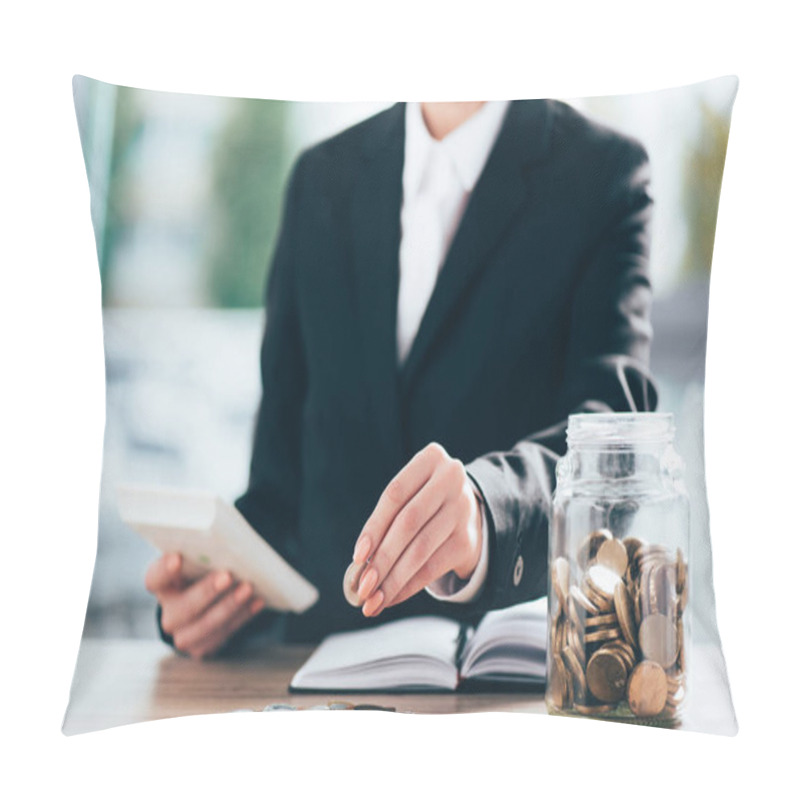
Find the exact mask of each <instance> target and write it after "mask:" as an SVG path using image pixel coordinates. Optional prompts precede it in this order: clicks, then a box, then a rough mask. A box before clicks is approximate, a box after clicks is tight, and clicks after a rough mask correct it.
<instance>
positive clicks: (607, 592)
mask: <svg viewBox="0 0 800 800" xmlns="http://www.w3.org/2000/svg"><path fill="white" fill-rule="evenodd" d="M619 581H620V576H619V575H617V574H616V573H615V572H612V571H611V570H610V569H609V568H608V567H604V566H603V565H602V564H595V565H594V566H593V567H589V569H588V570H587V571H586V582H587V583H588V585H589V586H591V588H592V589H593V590H595V591H596V592H598V593H599V594H601V595H602V596H603V597H607V598H608V599H609V601H610V600H611V598H613V597H614V589H615V588H616V586H617V584H618V583H619Z"/></svg>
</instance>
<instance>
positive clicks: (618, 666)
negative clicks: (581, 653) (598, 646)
mask: <svg viewBox="0 0 800 800" xmlns="http://www.w3.org/2000/svg"><path fill="white" fill-rule="evenodd" d="M627 681H628V670H627V669H626V668H625V664H624V662H623V660H622V658H621V657H620V656H619V655H618V654H617V653H611V652H608V651H605V650H598V651H597V652H596V653H595V654H594V655H593V656H592V657H591V658H590V659H589V663H588V664H587V665H586V684H587V685H588V687H589V691H590V692H591V693H592V695H594V696H595V697H596V698H597V699H598V700H600V701H601V702H604V703H617V702H619V701H620V700H621V699H622V698H623V697H624V696H625V686H626V684H627ZM665 686H666V684H665Z"/></svg>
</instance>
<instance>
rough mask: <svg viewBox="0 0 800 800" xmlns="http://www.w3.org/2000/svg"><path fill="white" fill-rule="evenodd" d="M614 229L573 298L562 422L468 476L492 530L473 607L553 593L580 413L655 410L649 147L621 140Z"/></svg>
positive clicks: (559, 407)
mask: <svg viewBox="0 0 800 800" xmlns="http://www.w3.org/2000/svg"><path fill="white" fill-rule="evenodd" d="M612 163H613V165H614V166H613V168H612V170H611V182H610V183H611V188H610V189H609V192H608V193H607V197H608V198H609V200H608V202H607V203H605V204H604V211H605V220H606V221H605V224H604V225H603V226H602V228H601V233H600V235H598V236H597V237H596V239H595V241H594V242H593V243H592V244H591V246H590V247H589V248H588V250H587V255H586V258H585V260H584V261H583V263H582V265H581V269H580V271H579V273H578V279H577V280H576V283H575V286H574V290H573V292H572V294H571V300H570V302H571V306H570V309H569V325H568V334H567V340H566V342H565V343H564V353H565V357H564V369H563V373H562V377H561V381H560V387H559V389H558V391H557V392H556V394H555V396H554V398H553V419H554V420H556V422H555V423H554V424H553V425H552V426H551V427H549V428H547V429H546V430H543V431H538V432H536V433H532V434H531V435H530V436H529V437H527V438H525V439H524V440H523V441H520V442H518V443H517V444H516V445H515V446H514V447H513V448H512V449H510V450H509V451H507V452H495V453H489V454H487V455H484V456H482V457H480V458H477V459H476V460H474V461H472V462H471V463H470V464H468V465H467V467H466V469H467V472H468V474H469V475H470V477H471V478H472V480H473V481H474V483H475V484H476V485H477V486H478V488H479V490H480V492H481V494H482V496H483V499H484V503H485V508H486V512H487V518H488V523H489V537H490V538H489V570H488V574H487V581H486V584H485V585H484V591H483V592H482V593H481V595H480V598H479V599H478V601H477V605H478V607H477V608H475V609H474V610H475V611H476V612H482V611H485V610H488V609H491V608H502V607H505V606H508V605H513V604H515V603H519V602H523V601H525V600H529V599H533V598H535V597H541V596H542V595H544V594H546V592H547V562H548V529H549V520H550V512H551V505H552V496H553V491H554V489H555V468H556V462H557V460H558V458H559V456H561V455H563V453H564V452H565V450H566V426H567V417H568V416H569V414H571V413H581V412H609V411H645V410H653V409H654V408H655V404H656V392H655V386H654V383H653V381H652V379H651V377H650V375H649V372H648V364H649V356H650V342H651V339H652V329H651V325H650V318H649V317H650V304H651V286H650V280H649V274H648V273H649V269H648V262H649V242H650V219H651V210H652V200H651V197H650V194H649V190H648V186H649V169H648V161H647V155H646V153H645V151H644V149H643V148H642V147H641V146H640V145H638V143H633V142H631V141H630V140H627V139H625V140H620V145H619V147H618V148H617V152H615V153H614V156H613V159H612Z"/></svg>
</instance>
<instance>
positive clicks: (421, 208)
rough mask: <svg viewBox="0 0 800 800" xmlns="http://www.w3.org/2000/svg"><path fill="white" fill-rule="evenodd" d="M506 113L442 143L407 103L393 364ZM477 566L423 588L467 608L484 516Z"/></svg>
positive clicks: (468, 124)
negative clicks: (469, 574)
mask: <svg viewBox="0 0 800 800" xmlns="http://www.w3.org/2000/svg"><path fill="white" fill-rule="evenodd" d="M507 108H508V102H507V101H499V102H488V103H485V104H484V105H483V106H482V107H481V108H480V109H479V110H478V111H476V112H475V113H474V114H473V115H472V116H471V117H470V118H469V119H467V120H466V121H465V122H463V123H462V124H461V125H459V126H458V127H457V128H456V129H455V130H453V131H451V132H450V133H449V134H448V135H447V136H445V137H444V139H442V140H440V141H437V140H436V139H434V138H433V137H432V136H431V134H430V132H429V131H428V128H427V126H426V125H425V120H424V119H423V116H422V107H421V105H420V104H419V103H408V104H407V105H406V118H405V157H404V161H403V203H402V206H401V210H400V259H399V260H400V281H399V287H398V297H397V358H398V362H399V363H400V364H402V363H403V362H404V361H405V359H406V358H407V356H408V353H409V351H410V350H411V347H412V344H413V342H414V338H415V337H416V335H417V331H418V330H419V325H420V323H421V321H422V317H423V315H424V313H425V309H426V308H427V306H428V301H429V300H430V298H431V295H432V294H433V288H434V286H435V285H436V279H437V277H438V275H439V270H441V268H442V264H443V263H444V260H445V256H446V255H447V251H448V250H449V248H450V243H451V242H452V240H453V236H454V235H455V232H456V230H457V228H458V225H459V223H460V221H461V217H462V216H463V214H464V209H465V208H466V206H467V202H468V201H469V198H470V195H471V194H472V190H473V189H474V188H475V184H476V183H477V182H478V178H479V177H480V174H481V172H482V171H483V168H484V166H485V164H486V161H487V159H488V158H489V153H490V152H491V150H492V147H493V146H494V143H495V141H496V139H497V135H498V133H499V132H500V128H501V126H502V124H503V119H504V117H505V114H506V110H507ZM481 514H482V516H483V521H482V524H483V544H482V549H481V556H480V560H479V561H478V566H477V567H476V568H475V571H474V572H473V574H472V577H471V578H470V579H469V581H461V580H460V579H459V578H458V576H457V575H456V574H455V573H454V572H449V573H448V574H447V575H444V576H442V577H441V578H439V580H437V581H434V582H433V583H432V584H431V585H430V586H428V587H426V589H427V591H428V593H429V594H431V595H433V597H435V598H437V599H438V600H444V601H448V602H453V603H466V602H469V601H470V600H472V599H474V598H475V597H476V596H477V595H478V593H479V592H480V590H481V589H482V588H483V584H484V581H485V580H486V572H487V569H488V564H489V536H488V529H487V521H486V512H485V511H484V509H483V508H482V507H481Z"/></svg>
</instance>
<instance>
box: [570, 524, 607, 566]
mask: <svg viewBox="0 0 800 800" xmlns="http://www.w3.org/2000/svg"><path fill="white" fill-rule="evenodd" d="M611 538H613V534H612V533H611V531H610V530H607V529H606V528H600V529H598V530H596V531H592V532H591V533H590V534H589V535H588V536H587V537H586V539H584V541H583V543H582V544H581V546H580V548H579V549H578V556H577V559H578V565H579V566H580V567H581V568H582V569H585V568H586V566H587V565H588V564H590V563H591V562H593V561H594V559H595V558H596V557H597V551H598V550H599V549H600V547H601V545H602V544H603V542H606V541H608V540H609V539H611Z"/></svg>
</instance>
